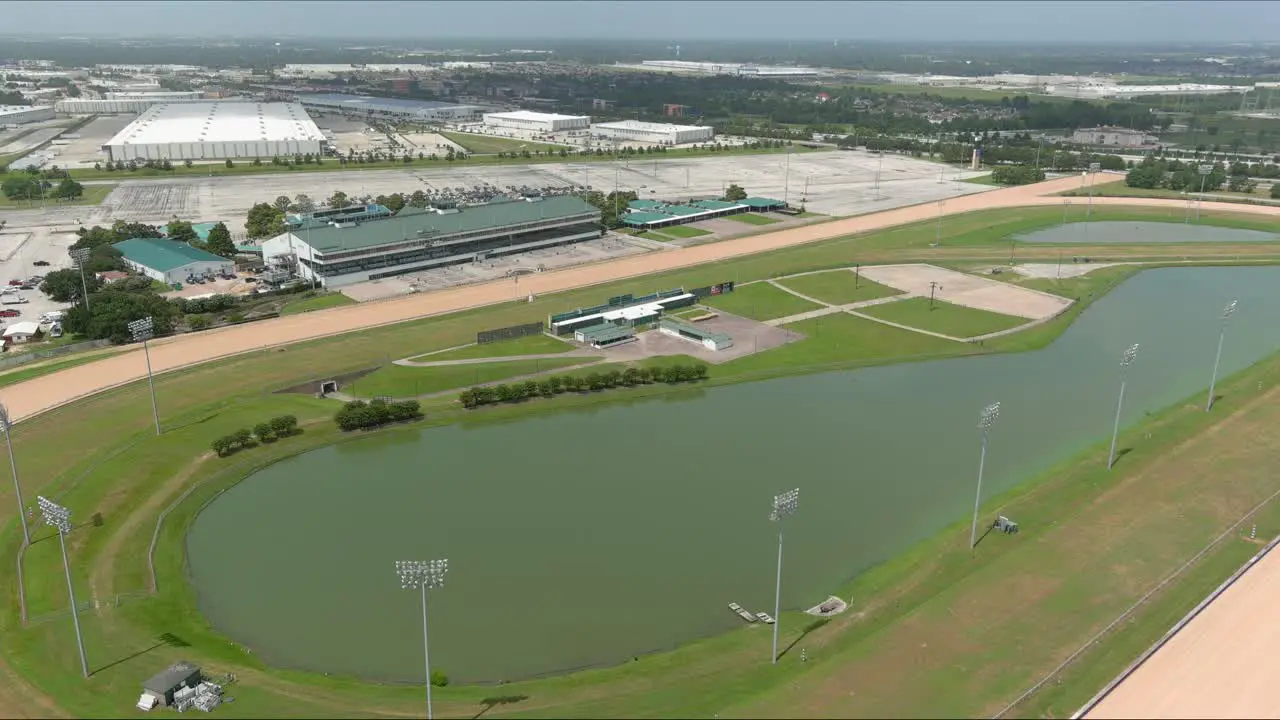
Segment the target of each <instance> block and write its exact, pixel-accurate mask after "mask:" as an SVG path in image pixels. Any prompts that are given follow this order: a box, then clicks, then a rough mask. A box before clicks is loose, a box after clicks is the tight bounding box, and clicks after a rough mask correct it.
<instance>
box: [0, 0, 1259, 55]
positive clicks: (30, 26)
mask: <svg viewBox="0 0 1280 720" xmlns="http://www.w3.org/2000/svg"><path fill="white" fill-rule="evenodd" d="M0 17H3V18H4V20H5V22H4V27H3V28H2V29H0V33H4V34H6V35H15V34H20V33H29V34H32V35H40V36H43V37H51V36H52V37H57V36H84V37H102V36H124V37H139V38H140V37H154V38H164V37H174V36H185V37H207V38H212V37H223V38H225V37H236V36H239V37H246V38H248V37H253V38H264V37H270V36H271V34H272V33H271V28H279V37H281V38H294V39H298V38H307V37H314V38H349V39H361V38H362V39H372V38H378V37H384V38H387V39H396V40H405V39H410V38H416V39H419V40H420V41H421V42H422V44H424V45H428V44H431V43H433V42H440V41H447V40H451V39H476V40H480V39H489V40H496V39H510V40H512V41H518V40H520V39H531V40H532V39H546V40H552V39H556V40H574V39H580V40H586V39H594V40H603V39H607V38H608V37H610V36H611V35H615V36H617V37H619V38H626V39H654V40H662V39H670V40H681V41H696V40H729V39H744V40H747V39H769V40H781V41H787V40H793V41H798V40H812V41H824V40H847V41H857V40H862V41H870V40H884V41H906V42H910V41H917V42H950V43H959V42H1002V41H1003V42H1009V43H1024V44H1025V43H1035V42H1053V43H1069V42H1078V43H1081V44H1091V43H1099V42H1107V43H1120V42H1126V41H1127V42H1132V43H1134V44H1141V45H1149V44H1151V43H1153V42H1167V43H1184V44H1185V43H1230V42H1251V43H1252V42H1277V41H1278V39H1277V36H1276V34H1275V32H1276V28H1280V2H1275V1H1272V0H1262V1H1257V2H1241V1H1238V0H1218V1H1211V0H1185V1H1183V2H1172V1H1168V0H1161V1H1145V2H1140V1H1136V0H1135V1H1125V0H1113V1H1110V2H1100V1H1092V0H1078V1H1077V2H1064V1H1061V0H1043V1H1041V2H1027V3H1015V2H996V1H991V0H981V1H979V0H974V1H963V0H957V1H955V2H936V1H924V0H922V1H920V2H888V1H883V0H881V1H876V2H870V1H868V2H812V1H809V0H795V1H792V2H786V3H780V2H755V1H743V2H707V1H703V0H693V1H690V2H681V3H666V2H637V1H634V0H597V1H595V2H569V1H564V0H555V1H547V2H540V1H537V0H522V1H511V0H494V1H492V2H483V1H481V0H471V1H469V2H454V1H435V2H431V1H423V2H402V1H398V0H388V1H386V2H354V1H351V0H329V1H327V2H326V1H320V0H297V1H295V2H275V1H269V0H268V1H262V2H216V1H210V0H191V1H189V2H172V1H168V0H154V1H151V2H139V1H137V0H134V1H132V2H128V1H123V2H112V3H103V2H83V1H76V0H48V1H47V2H38V3H32V2H17V1H15V0H0ZM364 18H368V20H367V22H366V21H364ZM363 28H367V30H364V29H363Z"/></svg>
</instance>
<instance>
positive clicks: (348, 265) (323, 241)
mask: <svg viewBox="0 0 1280 720" xmlns="http://www.w3.org/2000/svg"><path fill="white" fill-rule="evenodd" d="M360 209H363V208H360ZM603 233H604V231H603V230H602V229H601V226H600V211H599V210H597V209H596V208H594V207H592V206H591V205H589V204H587V203H585V202H583V201H582V200H581V199H579V198H576V197H570V196H561V197H549V198H527V199H525V200H504V201H500V202H491V203H486V204H483V205H472V206H467V207H462V208H452V209H435V208H426V209H421V210H420V209H417V208H405V209H403V210H401V211H400V214H398V215H396V216H395V217H369V218H367V219H364V220H357V219H351V218H350V217H339V218H337V219H327V218H324V217H314V216H313V217H312V218H309V219H301V220H300V221H298V222H296V224H294V226H293V227H291V228H290V229H289V231H288V232H285V233H283V234H281V235H278V236H276V237H274V238H271V239H270V240H267V241H265V242H264V243H263V244H262V257H263V260H264V261H265V262H266V264H267V265H268V266H275V267H285V268H290V269H291V270H292V271H293V272H294V274H295V275H297V276H298V277H302V278H305V279H307V280H317V281H318V282H320V283H321V284H322V285H324V286H325V287H329V288H335V287H343V286H346V285H351V284H353V283H358V282H364V281H367V280H378V279H381V278H388V277H394V276H396V275H404V274H406V273H412V272H418V271H422V270H430V269H433V268H438V267H442V266H445V265H456V264H460V263H468V262H473V261H479V260H484V259H485V258H486V257H491V256H497V255H506V254H510V253H519V252H526V251H529V250H535V249H538V248H547V247H554V246H558V245H568V244H571V243H576V242H582V241H584V240H592V239H595V238H598V237H600V236H601V235H603Z"/></svg>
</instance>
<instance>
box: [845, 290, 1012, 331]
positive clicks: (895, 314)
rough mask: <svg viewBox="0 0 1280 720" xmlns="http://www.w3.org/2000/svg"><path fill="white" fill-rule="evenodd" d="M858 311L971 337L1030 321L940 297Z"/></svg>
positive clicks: (1009, 328) (895, 321) (1007, 328)
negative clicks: (938, 298)
mask: <svg viewBox="0 0 1280 720" xmlns="http://www.w3.org/2000/svg"><path fill="white" fill-rule="evenodd" d="M858 312H861V313H864V314H866V315H870V316H871V317H876V318H880V319H881V320H887V321H889V322H894V323H898V324H899V325H907V326H909V327H913V328H919V329H920V330H928V331H929V332H936V333H942V334H943V335H948V336H950V337H954V338H970V337H977V336H979V335H986V334H988V333H994V332H1000V331H1001V330H1011V329H1013V328H1016V327H1018V326H1019V325H1025V324H1027V323H1028V322H1030V321H1029V320H1027V319H1026V318H1020V317H1013V316H1011V315H1003V314H1001V313H995V312H989V311H987V310H979V309H977V308H970V307H964V306H962V305H953V304H951V303H948V302H942V301H940V300H933V301H930V300H929V298H926V297H913V298H905V299H902V300H895V301H893V302H891V303H885V304H883V305H873V306H872V307H868V308H863V309H861V310H859V311H858Z"/></svg>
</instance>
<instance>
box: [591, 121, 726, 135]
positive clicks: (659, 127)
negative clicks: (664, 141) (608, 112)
mask: <svg viewBox="0 0 1280 720" xmlns="http://www.w3.org/2000/svg"><path fill="white" fill-rule="evenodd" d="M595 127H596V128H604V129H606V130H637V131H640V132H651V133H674V132H680V131H681V130H711V129H712V128H711V127H710V126H708V125H675V124H673V123H651V122H644V121H643V120H619V121H617V122H606V123H597V124H596V126H595Z"/></svg>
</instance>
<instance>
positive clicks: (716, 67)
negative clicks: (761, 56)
mask: <svg viewBox="0 0 1280 720" xmlns="http://www.w3.org/2000/svg"><path fill="white" fill-rule="evenodd" d="M615 64H616V65H617V66H618V67H626V68H635V69H638V70H649V71H654V72H672V73H687V74H693V75H736V76H739V77H766V78H779V79H792V78H812V77H817V76H818V75H819V74H820V73H819V71H818V70H817V69H816V68H808V67H792V66H787V65H744V64H741V63H710V62H691V61H688V60H642V61H640V64H639V65H632V64H629V63H615Z"/></svg>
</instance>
